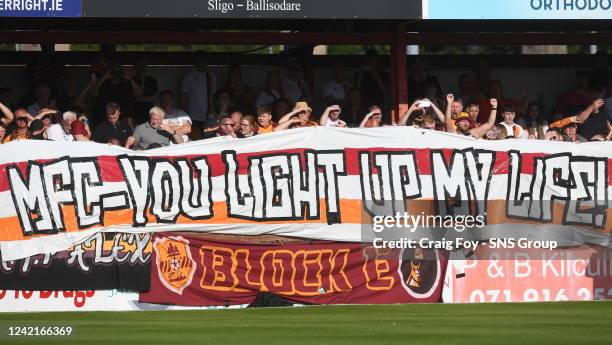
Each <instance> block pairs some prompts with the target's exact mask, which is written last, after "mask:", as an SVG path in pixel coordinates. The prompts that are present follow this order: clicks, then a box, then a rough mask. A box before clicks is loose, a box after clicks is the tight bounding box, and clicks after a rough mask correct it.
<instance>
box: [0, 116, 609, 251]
mask: <svg viewBox="0 0 612 345" xmlns="http://www.w3.org/2000/svg"><path fill="white" fill-rule="evenodd" d="M610 157H612V145H610V144H609V143H584V144H572V143H562V142H547V141H533V140H506V141H484V140H475V139H472V138H467V137H461V136H457V135H453V134H447V133H441V132H435V131H427V130H419V129H414V128H408V127H383V128H377V129H363V130H360V129H332V128H323V127H317V128H306V129H294V130H289V131H283V132H279V133H273V134H269V135H261V136H256V137H253V138H250V139H233V138H217V139H211V140H205V141H198V142H191V143H187V144H182V145H176V146H170V147H164V148H159V149H156V150H151V151H143V152H135V151H131V150H127V149H124V148H121V147H117V146H109V145H103V144H97V143H82V142H79V143H60V142H40V141H19V142H11V143H8V144H5V145H2V149H1V150H0V251H1V254H2V258H3V259H4V260H14V259H20V258H25V257H28V256H31V255H35V254H41V253H51V252H56V251H60V250H65V249H67V248H69V247H70V246H72V245H74V244H77V243H79V242H81V241H83V240H85V239H86V238H88V237H90V236H91V235H92V234H94V233H96V232H99V231H112V232H155V231H199V232H211V233H220V234H237V235H261V234H268V235H279V236H291V237H299V238H307V239H316V240H330V241H345V242H360V241H361V239H362V236H361V231H362V229H363V225H364V223H368V222H371V219H372V218H371V217H370V216H371V215H373V214H375V213H374V212H372V210H371V207H372V205H379V204H381V203H384V202H385V201H394V200H401V201H406V200H425V201H431V203H432V204H433V205H434V206H435V207H433V208H432V209H431V212H436V213H437V214H451V213H453V212H456V210H455V208H456V207H459V206H456V203H457V201H462V202H463V201H466V202H467V204H468V205H469V207H468V211H469V212H470V213H471V214H474V215H481V216H482V215H484V216H485V219H486V222H487V224H488V225H500V226H507V225H509V226H510V228H512V229H515V228H517V227H518V228H521V227H523V228H526V229H527V228H528V229H531V230H533V229H536V230H537V229H539V228H540V227H542V228H547V229H551V228H554V229H556V230H559V231H574V230H577V229H578V230H580V231H581V236H582V238H585V239H586V242H589V241H591V242H595V244H599V245H608V243H604V242H605V241H606V240H607V239H608V240H609V234H610V231H611V229H612V222H611V221H610V197H611V195H612V193H611V192H612V189H611V184H612V179H611V178H610V177H611V176H612V159H611V158H610ZM551 201H552V202H551ZM462 202H461V203H462ZM406 204H407V203H406ZM406 204H404V205H406ZM549 206H550V207H549ZM393 211H394V212H395V211H398V212H399V211H402V210H398V209H394V210H393ZM364 215H365V216H364ZM501 230H503V228H501ZM501 230H500V228H497V229H496V231H498V232H499V231H501ZM531 230H530V231H531Z"/></svg>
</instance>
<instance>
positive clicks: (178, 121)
mask: <svg viewBox="0 0 612 345" xmlns="http://www.w3.org/2000/svg"><path fill="white" fill-rule="evenodd" d="M162 122H163V123H167V124H169V125H170V126H173V127H174V126H184V125H185V124H188V123H189V124H191V117H189V114H187V113H186V112H184V111H182V110H181V109H176V108H174V109H172V112H170V113H166V116H165V117H164V121H162ZM181 137H182V138H183V142H184V143H186V142H188V141H189V136H187V135H186V134H183V135H181Z"/></svg>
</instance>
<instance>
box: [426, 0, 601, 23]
mask: <svg viewBox="0 0 612 345" xmlns="http://www.w3.org/2000/svg"><path fill="white" fill-rule="evenodd" d="M423 18H424V19H544V20H550V19H612V0H423Z"/></svg>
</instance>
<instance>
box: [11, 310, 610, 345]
mask: <svg viewBox="0 0 612 345" xmlns="http://www.w3.org/2000/svg"><path fill="white" fill-rule="evenodd" d="M23 325H31V326H36V325H39V326H49V325H70V326H72V327H74V329H75V334H73V335H72V336H70V337H34V336H31V337H23V336H20V337H9V336H8V335H7V327H8V326H23ZM0 329H1V330H2V332H3V334H1V335H0V344H7V345H8V344H11V345H12V344H47V343H56V344H105V345H108V344H121V345H127V344H147V345H155V344H173V345H183V344H213V345H223V344H231V345H235V344H249V345H258V344H262V345H264V344H265V345H276V344H278V345H286V344H313V345H315V344H316V345H327V344H347V345H349V344H350V345H355V344H436V345H442V344H466V345H468V344H469V345H482V344H496V345H497V344H537V345H543V344H580V345H585V344H607V345H609V344H612V301H609V302H566V303H533V304H471V305H444V304H417V305H382V306H381V305H376V306H374V305H361V306H357V305H355V306H309V307H293V308H292V307H288V308H260V309H232V310H229V309H228V310H209V311H162V312H79V313H32V314H11V313H0Z"/></svg>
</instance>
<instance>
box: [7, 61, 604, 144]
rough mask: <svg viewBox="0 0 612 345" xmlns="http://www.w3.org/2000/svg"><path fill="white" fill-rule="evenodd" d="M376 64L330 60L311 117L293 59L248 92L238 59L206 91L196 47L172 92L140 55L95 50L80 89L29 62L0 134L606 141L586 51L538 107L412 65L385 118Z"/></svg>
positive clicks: (597, 81) (480, 81)
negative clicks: (404, 106)
mask: <svg viewBox="0 0 612 345" xmlns="http://www.w3.org/2000/svg"><path fill="white" fill-rule="evenodd" d="M376 61H377V59H376V53H375V52H374V51H371V50H370V51H368V52H367V54H366V56H365V60H364V63H363V66H362V68H361V69H360V70H359V72H358V73H357V74H356V75H355V77H354V78H353V79H352V80H348V79H346V78H345V76H344V71H343V67H342V66H341V65H334V66H333V67H332V73H331V75H332V79H331V80H330V81H328V82H327V83H325V84H324V86H323V88H322V90H319V92H321V94H322V95H321V96H322V98H323V99H324V102H325V105H324V107H323V108H325V110H324V111H323V112H322V114H321V115H320V116H313V108H312V100H313V97H312V95H311V89H310V87H309V86H308V84H307V83H306V82H305V81H304V79H303V75H302V69H301V66H300V64H299V61H298V60H297V59H294V58H292V59H289V61H288V63H287V66H286V68H285V70H284V71H283V72H281V71H280V70H272V71H269V72H268V74H267V78H266V80H265V83H264V85H263V87H262V88H261V89H260V90H256V89H255V88H253V87H251V86H249V85H246V84H245V83H244V82H243V80H242V70H241V68H240V66H231V68H230V69H229V72H228V75H227V79H226V81H225V83H224V84H222V85H220V86H219V87H218V86H217V80H216V78H215V77H214V76H213V74H212V73H210V71H209V68H208V63H207V56H206V54H204V53H199V54H197V56H196V61H195V65H194V67H193V68H192V69H191V70H190V71H189V72H188V73H187V74H186V75H185V76H184V78H183V79H182V83H181V87H180V94H179V95H175V94H174V92H172V91H170V90H161V91H160V90H158V83H157V80H156V79H155V78H154V77H153V76H151V75H149V74H148V73H147V63H146V61H144V60H140V61H138V63H137V64H136V65H135V66H134V67H123V66H121V65H120V64H117V63H116V62H114V61H113V59H112V57H111V56H110V55H105V54H102V55H101V57H100V58H99V60H98V61H96V62H95V63H94V64H92V66H91V67H90V80H89V82H88V83H87V84H86V85H84V86H80V85H78V83H77V82H76V80H75V78H73V77H72V76H71V75H70V74H68V73H66V72H65V69H64V68H63V66H56V65H54V64H49V63H47V64H44V63H43V64H41V65H40V66H37V67H36V68H35V69H34V73H33V75H34V78H33V80H34V82H33V83H32V87H31V89H30V90H29V91H28V92H27V93H26V95H25V96H24V97H22V99H21V101H20V102H14V96H15V95H13V92H12V89H11V88H10V86H2V87H0V112H1V113H2V118H1V124H0V141H1V142H2V143H6V142H9V141H13V140H26V139H36V140H54V141H90V140H91V141H95V142H99V143H108V144H112V145H120V146H125V147H128V148H133V149H136V150H146V149H151V148H155V147H160V146H167V145H173V144H179V143H184V142H188V141H192V140H201V139H207V138H213V137H217V136H232V137H236V138H246V137H251V136H254V135H263V134H267V133H271V132H274V131H282V130H288V129H292V128H298V127H314V126H328V127H360V128H372V127H380V126H414V127H418V128H423V129H428V130H439V131H447V132H451V133H457V134H462V135H466V136H471V137H475V138H482V139H486V140H501V139H508V138H524V139H541V140H553V141H568V142H576V143H578V142H585V141H606V140H611V139H612V126H611V125H610V122H611V120H612V78H611V77H610V68H609V67H608V62H607V56H606V55H605V54H598V63H597V64H596V65H595V66H593V69H592V70H590V71H586V70H585V71H578V72H577V73H576V84H575V86H574V87H573V88H572V89H571V90H568V91H567V92H564V93H562V94H560V95H559V97H558V102H557V104H556V105H555V106H554V107H553V108H552V109H549V110H548V111H546V110H545V109H542V107H541V106H540V104H538V103H537V102H530V100H529V97H528V95H527V94H526V93H523V99H522V100H520V101H519V100H514V99H511V98H508V97H506V96H505V95H504V93H503V89H502V82H501V81H500V80H495V79H491V78H490V68H489V66H488V64H487V63H486V62H482V63H481V64H480V65H479V67H478V68H477V70H476V72H475V73H474V75H467V74H465V75H461V76H459V78H458V83H457V90H456V91H455V92H454V93H449V94H447V95H444V94H443V93H442V90H441V87H440V83H439V81H438V79H437V78H436V77H435V76H433V75H431V74H430V73H429V72H428V71H427V68H426V64H425V63H424V62H423V61H417V62H416V64H415V65H414V66H413V68H412V72H411V74H410V76H409V80H407V81H406V82H407V83H408V90H409V92H410V93H409V98H410V99H411V105H410V107H409V109H408V111H407V112H406V113H405V114H402V116H400V117H399V119H397V121H396V119H393V118H391V116H388V115H389V114H388V112H387V111H385V110H384V109H386V105H388V92H387V90H388V89H389V86H388V83H389V76H388V74H387V73H386V72H385V71H383V70H381V69H379V68H378V67H377V65H376ZM385 102H387V103H385ZM15 103H16V104H17V106H14V104H15Z"/></svg>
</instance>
